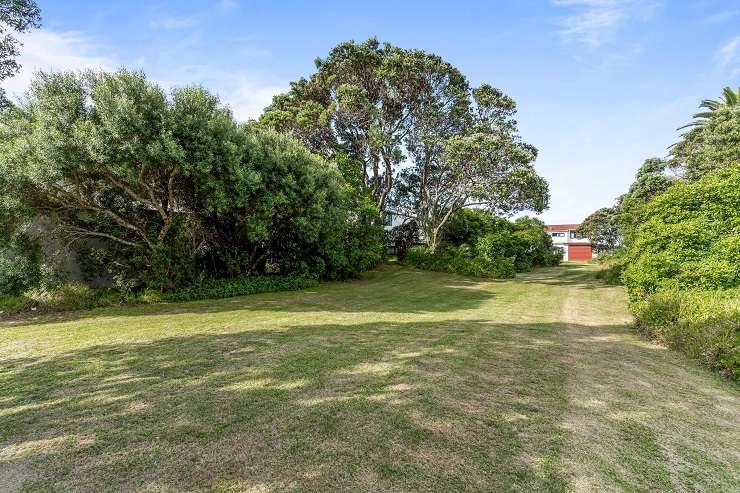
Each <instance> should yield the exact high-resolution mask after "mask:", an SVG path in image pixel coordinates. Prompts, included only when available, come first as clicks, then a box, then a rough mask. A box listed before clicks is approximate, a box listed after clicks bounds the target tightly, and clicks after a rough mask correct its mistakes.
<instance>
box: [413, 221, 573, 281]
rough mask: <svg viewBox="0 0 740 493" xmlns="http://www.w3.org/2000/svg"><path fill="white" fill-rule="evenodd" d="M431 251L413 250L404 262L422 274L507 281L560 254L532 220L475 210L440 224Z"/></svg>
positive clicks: (553, 262) (552, 262)
mask: <svg viewBox="0 0 740 493" xmlns="http://www.w3.org/2000/svg"><path fill="white" fill-rule="evenodd" d="M442 238H444V240H443V244H442V247H441V248H439V249H438V251H437V252H433V251H431V249H430V248H428V247H421V246H417V247H414V248H412V249H411V250H410V251H409V254H408V255H407V256H406V261H407V262H408V263H409V264H411V265H413V266H415V267H417V268H419V269H425V270H435V271H442V272H451V273H455V274H465V275H471V276H476V277H493V278H508V277H514V275H515V273H516V272H528V271H530V270H531V269H532V267H536V266H539V267H547V266H553V265H557V264H558V263H559V262H560V260H561V258H562V255H561V253H560V251H558V250H556V249H555V248H554V247H553V244H552V238H551V237H550V236H549V235H548V234H547V233H545V231H544V225H543V223H542V222H541V221H539V220H537V219H532V218H529V217H522V218H519V219H517V220H515V221H513V222H512V221H509V220H507V219H504V218H501V217H495V216H492V215H491V214H489V213H487V212H486V211H483V210H481V209H462V210H460V211H458V212H457V213H456V214H454V215H453V217H452V218H451V219H450V220H449V222H448V223H447V224H446V227H445V229H444V232H443V236H442Z"/></svg>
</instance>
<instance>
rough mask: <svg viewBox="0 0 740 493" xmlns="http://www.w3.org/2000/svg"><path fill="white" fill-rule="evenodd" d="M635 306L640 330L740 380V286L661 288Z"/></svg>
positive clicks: (633, 306) (729, 376) (727, 375)
mask: <svg viewBox="0 0 740 493" xmlns="http://www.w3.org/2000/svg"><path fill="white" fill-rule="evenodd" d="M632 309H633V312H634V314H635V320H636V323H637V327H638V329H639V330H640V331H642V332H643V333H645V334H646V335H648V336H649V337H652V338H655V339H657V340H659V341H660V342H662V343H664V344H666V345H667V346H668V347H670V348H673V349H677V350H679V351H683V352H685V353H686V354H688V355H689V356H690V357H691V358H695V359H697V360H699V361H701V362H703V363H704V364H706V365H707V366H708V367H709V368H711V369H713V370H716V371H719V372H721V373H723V374H724V375H725V376H726V377H728V378H730V379H733V380H735V381H736V382H738V383H740V289H738V288H735V289H731V290H698V291H697V290H690V291H674V290H669V291H660V292H658V293H654V294H652V295H649V296H648V297H646V298H645V299H642V300H639V301H637V302H635V303H633V304H632Z"/></svg>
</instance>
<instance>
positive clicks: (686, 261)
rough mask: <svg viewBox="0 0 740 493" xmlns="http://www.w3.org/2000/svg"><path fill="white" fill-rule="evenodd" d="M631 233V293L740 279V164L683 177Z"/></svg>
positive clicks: (719, 285)
mask: <svg viewBox="0 0 740 493" xmlns="http://www.w3.org/2000/svg"><path fill="white" fill-rule="evenodd" d="M640 215H641V221H640V222H639V225H638V226H637V227H636V228H635V229H634V230H632V231H629V233H628V235H627V239H628V245H629V248H628V249H627V251H626V254H625V264H626V267H625V269H624V272H623V274H622V279H623V281H624V282H625V285H626V286H627V289H628V292H629V293H630V295H631V296H632V297H633V298H635V297H640V296H643V295H645V294H648V293H652V292H655V291H658V290H661V289H691V288H702V289H723V288H730V287H733V286H737V285H740V166H733V167H728V168H722V169H718V170H715V171H712V172H710V173H708V174H707V175H705V176H704V177H703V178H701V179H699V180H698V181H695V182H679V183H676V184H674V185H673V186H671V187H670V188H669V189H668V190H667V191H665V192H664V193H662V194H660V195H658V196H657V197H655V198H654V199H653V200H651V201H650V202H648V203H647V204H646V205H645V206H644V207H643V209H642V211H641V214H640Z"/></svg>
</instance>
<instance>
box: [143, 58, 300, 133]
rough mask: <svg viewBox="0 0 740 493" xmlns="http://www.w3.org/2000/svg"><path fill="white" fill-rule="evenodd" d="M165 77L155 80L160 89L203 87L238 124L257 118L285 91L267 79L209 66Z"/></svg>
mask: <svg viewBox="0 0 740 493" xmlns="http://www.w3.org/2000/svg"><path fill="white" fill-rule="evenodd" d="M166 73H167V78H166V79H156V81H157V83H158V84H160V85H161V86H162V87H165V88H171V87H178V86H186V85H192V84H199V85H202V86H203V87H205V88H206V89H208V90H209V91H211V92H213V93H215V94H217V95H218V96H219V97H220V98H221V101H222V102H223V103H224V104H226V105H228V106H229V107H230V108H231V111H232V112H233V114H234V117H235V118H236V119H237V120H239V121H247V120H250V119H256V118H258V117H259V116H260V115H261V114H262V111H263V110H264V109H265V107H267V106H268V105H269V104H270V103H271V102H272V97H273V96H275V95H276V94H280V93H281V92H285V91H286V90H287V87H285V86H283V85H281V84H279V83H276V82H274V81H272V78H270V77H267V76H261V75H258V74H254V73H251V72H248V71H246V70H238V71H233V72H232V71H224V70H222V69H219V68H217V67H213V66H211V65H181V66H179V67H177V68H176V69H173V70H172V71H169V72H166Z"/></svg>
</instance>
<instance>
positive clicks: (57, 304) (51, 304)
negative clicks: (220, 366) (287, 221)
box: [0, 276, 318, 316]
mask: <svg viewBox="0 0 740 493" xmlns="http://www.w3.org/2000/svg"><path fill="white" fill-rule="evenodd" d="M316 285H318V281H317V280H316V279H313V278H307V277H285V276H245V277H234V278H229V279H217V280H211V281H205V282H202V283H199V284H195V285H192V286H190V287H187V288H183V289H179V290H177V291H171V292H166V293H160V292H157V291H145V292H143V293H139V294H127V293H124V292H122V291H118V290H115V289H91V288H89V287H87V286H85V285H83V284H62V285H60V286H56V287H54V288H48V289H37V290H33V291H29V292H27V293H24V294H22V295H19V296H4V297H0V316H3V315H14V314H21V313H33V314H41V313H54V312H65V311H71V310H88V309H91V308H100V307H105V306H113V305H123V304H126V305H139V304H148V303H161V302H164V301H173V302H175V301H194V300H204V299H217V298H229V297H233V296H243V295H248V294H257V293H274V292H278V291H297V290H299V289H306V288H311V287H314V286H316Z"/></svg>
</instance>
